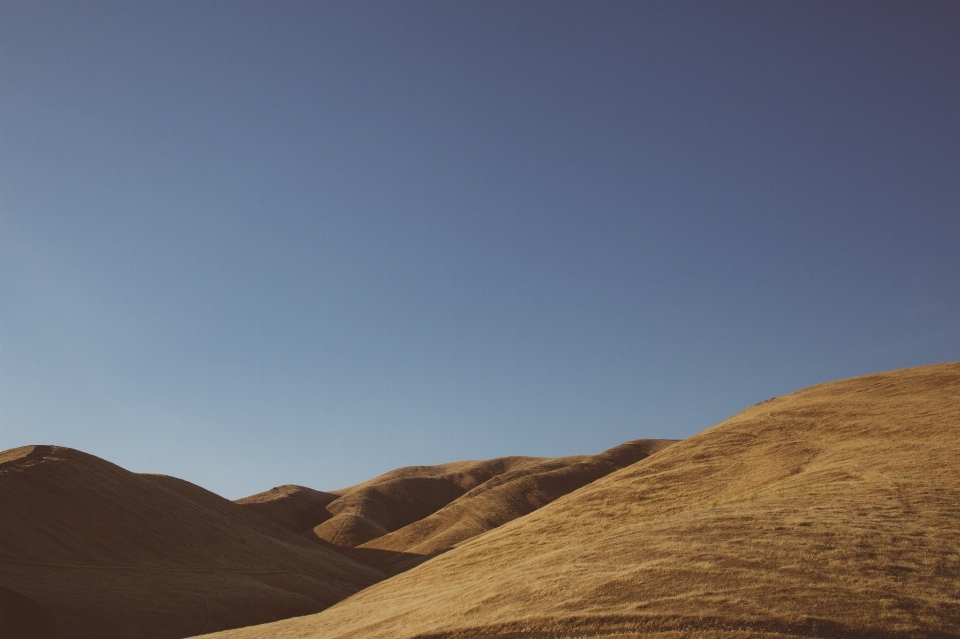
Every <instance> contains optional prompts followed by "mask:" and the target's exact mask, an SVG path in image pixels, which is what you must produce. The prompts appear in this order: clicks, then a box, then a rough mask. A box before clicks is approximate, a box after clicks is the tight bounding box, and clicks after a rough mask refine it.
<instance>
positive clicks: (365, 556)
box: [340, 548, 450, 576]
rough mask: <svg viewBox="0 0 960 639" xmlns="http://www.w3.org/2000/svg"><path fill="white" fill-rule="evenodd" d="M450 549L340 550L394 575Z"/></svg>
mask: <svg viewBox="0 0 960 639" xmlns="http://www.w3.org/2000/svg"><path fill="white" fill-rule="evenodd" d="M448 550H450V549H449V548H444V549H443V550H440V551H437V552H433V553H429V554H426V555H420V554H417V553H413V552H397V551H395V550H381V549H379V548H343V549H341V550H340V552H342V553H343V554H345V555H347V556H348V557H350V558H352V559H356V560H357V561H359V562H361V563H364V564H367V565H368V566H372V567H374V568H376V569H377V570H382V571H383V572H385V573H387V574H388V575H391V576H393V575H398V574H400V573H401V572H405V571H407V570H410V569H411V568H415V567H416V566H419V565H420V564H422V563H423V562H425V561H428V560H430V559H433V558H434V557H436V556H437V555H442V554H443V553H445V552H447V551H448Z"/></svg>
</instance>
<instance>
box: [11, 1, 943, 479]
mask: <svg viewBox="0 0 960 639" xmlns="http://www.w3.org/2000/svg"><path fill="white" fill-rule="evenodd" d="M957 359H960V3H956V2H914V1H911V2H899V3H885V2H855V3H853V2H834V1H831V2H731V3H726V2H703V3H700V2H556V3H548V2H517V1H513V0H511V1H509V2H493V1H489V2H376V3H374V2H357V1H350V2H324V3H321V2H233V1H231V2H218V1H208V2H199V1H192V2H175V1H171V2H158V3H142V2H72V3H54V2H47V1H34V0H31V1H30V2H21V1H17V0H3V2H2V3H0V449H6V448H10V447H14V446H19V445H23V444H30V443H52V444H59V445H65V446H71V447H74V448H79V449H81V450H84V451H86V452H89V453H92V454H95V455H98V456H101V457H104V458H106V459H108V460H110V461H113V462H115V463H118V464H120V465H122V466H124V467H126V468H129V469H130V470H135V471H142V472H161V473H165V474H171V475H176V476H179V477H182V478H184V479H188V480H190V481H193V482H195V483H198V484H200V485H202V486H204V487H206V488H209V489H211V490H214V491H215V492H218V493H220V494H222V495H224V496H227V497H230V498H236V497H240V496H243V495H246V494H250V493H254V492H259V491H261V490H266V489H268V488H270V487H272V486H275V485H278V484H284V483H298V484H303V485H307V486H311V487H313V488H318V489H328V490H330V489H335V488H339V487H343V486H346V485H349V484H352V483H356V482H358V481H361V480H363V479H366V478H369V477H371V476H373V475H376V474H378V473H380V472H384V471H386V470H389V469H392V468H395V467H398V466H403V465H411V464H433V463H440V462H444V461H453V460H457V459H480V458H489V457H496V456H503V455H513V454H523V455H544V456H557V455H565V454H575V453H592V452H599V451H601V450H603V449H606V448H609V447H611V446H614V445H616V444H618V443H621V442H623V441H625V440H628V439H634V438H641V437H667V438H682V437H687V436H689V435H692V434H694V433H696V432H698V431H700V430H702V429H704V428H706V427H708V426H710V425H712V424H714V423H717V422H719V421H721V420H723V419H725V418H726V417H728V416H730V415H731V414H733V413H736V412H738V411H739V410H741V409H743V408H745V407H747V406H749V405H752V404H754V403H756V402H759V401H762V400H764V399H767V398H769V397H771V396H775V395H779V394H783V393H787V392H790V391H793V390H796V389H798V388H801V387H803V386H807V385H810V384H815V383H819V382H824V381H828V380H832V379H838V378H843V377H849V376H853V375H860V374H865V373H870V372H876V371H880V370H887V369H893V368H901V367H906V366H915V365H921V364H928V363H934V362H942V361H952V360H957Z"/></svg>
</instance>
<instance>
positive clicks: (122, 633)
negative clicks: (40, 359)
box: [0, 446, 383, 639]
mask: <svg viewBox="0 0 960 639" xmlns="http://www.w3.org/2000/svg"><path fill="white" fill-rule="evenodd" d="M0 508H2V512H3V516H2V517H0V587H3V588H4V589H5V590H9V591H12V592H13V593H14V594H13V595H11V596H10V597H6V598H5V600H6V599H9V600H10V601H12V602H13V603H12V604H10V605H4V613H3V614H4V617H5V618H6V617H7V616H8V615H12V614H20V612H23V611H24V610H26V609H25V608H23V606H19V605H17V606H16V607H17V608H18V610H19V609H21V608H23V610H19V612H18V611H13V612H11V610H13V606H14V604H16V600H15V596H16V595H21V596H23V597H24V598H27V599H29V600H32V601H33V602H35V603H36V604H37V611H35V612H36V614H34V615H33V617H31V619H33V618H36V619H42V617H43V615H42V614H41V613H42V611H43V610H49V611H51V612H52V613H53V615H54V617H55V619H56V624H57V626H58V629H59V630H58V632H59V634H58V635H57V636H58V637H59V638H60V639H76V638H87V637H89V638H94V637H95V638H97V639H110V638H113V637H116V638H120V637H124V638H125V637H144V638H150V639H152V638H157V639H161V638H174V637H185V636H189V635H195V634H197V633H200V632H209V631H212V630H215V629H223V628H231V627H236V626H241V625H248V624H251V623H262V622H266V621H270V620H275V619H282V618H286V617H290V616H292V615H298V614H299V615H303V614H308V613H312V612H317V611H319V610H323V609H324V608H326V607H328V606H330V605H332V604H334V603H336V602H337V601H340V600H341V599H343V598H345V597H347V596H348V595H350V594H352V593H354V592H356V591H358V590H360V589H361V588H364V587H366V586H368V585H370V584H371V583H374V582H376V581H378V580H379V579H381V578H382V577H383V575H382V574H381V573H379V572H378V571H376V570H373V569H371V568H369V567H367V566H365V565H362V564H359V563H356V562H355V561H353V560H351V559H349V558H346V557H344V556H343V555H341V554H340V553H336V552H332V551H330V550H327V549H324V548H322V547H320V546H318V545H317V544H314V543H311V542H309V541H307V540H305V539H303V538H302V537H300V536H298V535H295V534H293V533H290V532H288V531H286V530H284V529H282V528H280V527H278V526H276V525H274V524H272V523H270V522H269V521H267V520H265V519H263V518H262V517H259V516H256V515H254V514H252V513H249V512H247V511H246V510H245V509H244V508H242V507H240V506H237V505H236V504H234V503H232V502H230V501H229V500H226V499H223V498H221V497H219V496H217V495H215V494H213V493H211V492H208V491H206V490H204V489H202V488H200V487H198V486H195V485H193V484H191V483H189V482H186V481H183V480H179V479H175V478H173V477H166V476H163V475H140V474H136V473H131V472H128V471H126V470H124V469H122V468H120V467H119V466H115V465H114V464H111V463H109V462H106V461H104V460H102V459H99V458H97V457H94V456H92V455H88V454H86V453H81V452H79V451H76V450H71V449H68V448H60V447H55V446H27V447H23V448H17V449H13V450H8V451H5V452H3V453H0ZM26 612H30V611H26ZM26 612H24V614H26ZM21 616H22V615H21ZM25 623H26V622H25ZM30 623H33V622H30ZM38 623H39V622H38ZM34 625H36V624H34ZM38 627H39V626H38Z"/></svg>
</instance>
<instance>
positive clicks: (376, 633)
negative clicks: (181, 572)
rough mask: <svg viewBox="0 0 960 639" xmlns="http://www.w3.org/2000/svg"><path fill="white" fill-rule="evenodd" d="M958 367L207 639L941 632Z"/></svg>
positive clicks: (711, 446)
mask: <svg viewBox="0 0 960 639" xmlns="http://www.w3.org/2000/svg"><path fill="white" fill-rule="evenodd" d="M957 522H960V364H957V363H953V364H942V365H935V366H927V367H922V368H914V369H905V370H899V371H891V372H887V373H881V374H876V375H869V376H865V377H859V378H854V379H848V380H842V381H838V382H831V383H827V384H822V385H819V386H814V387H811V388H807V389H804V390H801V391H797V392H795V393H792V394H789V395H785V396H782V397H778V398H774V399H772V400H768V401H766V402H763V403H761V404H758V405H756V406H753V407H751V408H748V409H747V410H745V411H743V412H742V413H740V414H738V415H736V416H734V417H732V418H730V419H728V420H726V421H724V422H722V423H720V424H718V425H717V426H714V427H712V428H710V429H707V430H706V431H703V432H702V433H700V434H698V435H696V436H694V437H691V438H689V439H687V440H684V441H682V442H680V443H677V444H674V445H673V446H670V447H669V448H666V449H665V450H663V451H661V452H659V453H658V454H656V455H652V456H650V457H649V458H647V459H645V460H643V461H640V462H638V463H636V464H633V465H631V466H628V467H626V468H624V469H622V470H619V471H617V472H614V473H611V474H609V475H607V476H605V477H603V478H601V479H598V480H596V481H594V482H593V483H590V484H588V485H587V486H585V487H584V488H581V489H580V490H577V491H574V492H572V493H569V494H567V495H566V496H564V497H561V498H559V499H557V500H555V501H553V502H552V503H550V504H547V505H546V506H544V507H543V508H541V509H539V510H537V511H535V512H532V513H530V514H528V515H527V516H525V517H521V518H518V519H515V520H513V521H511V522H509V523H507V524H505V525H503V526H501V527H499V528H497V529H495V530H490V531H489V532H486V533H485V534H482V535H479V536H476V537H474V538H472V539H470V540H467V541H465V542H463V543H461V544H460V545H459V546H457V547H456V548H454V549H452V550H450V551H449V552H447V553H445V554H443V555H441V556H438V557H436V558H434V559H433V560H431V561H429V562H426V563H424V564H422V565H420V566H417V567H416V568H413V569H412V570H409V571H407V572H405V573H403V574H400V575H397V576H395V577H392V578H390V579H388V580H385V581H383V582H380V583H379V584H376V585H374V586H371V587H370V588H367V589H366V590H364V591H362V592H360V593H358V594H356V595H354V596H352V597H350V598H349V599H347V600H345V601H343V602H341V603H340V604H338V605H336V606H334V607H332V608H330V609H328V610H326V611H324V612H321V613H319V614H317V615H311V616H306V617H301V618H297V619H288V620H285V621H280V622H276V623H272V624H266V625H263V626H255V627H250V628H244V629H239V630H233V631H228V632H225V633H222V634H219V635H217V636H218V637H220V639H228V638H229V639H252V638H254V637H257V638H260V637H264V638H266V637H270V638H275V639H284V638H292V637H298V638H320V637H322V638H324V639H346V638H348V637H349V638H358V637H377V638H381V637H382V638H397V639H400V638H409V639H413V638H414V637H417V638H420V639H426V638H427V637H429V638H431V639H461V638H462V639H466V638H480V637H484V638H492V637H515V638H519V637H537V638H557V639H559V638H561V637H619V638H622V639H626V638H628V637H633V638H638V637H661V638H664V639H666V638H668V637H669V638H671V639H674V638H680V637H691V638H696V637H704V638H705V637H714V638H724V639H734V638H736V639H745V638H748V637H752V638H772V637H837V638H839V637H878V638H891V639H892V638H906V637H958V636H960V525H958V523H957Z"/></svg>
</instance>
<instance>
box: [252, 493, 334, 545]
mask: <svg viewBox="0 0 960 639" xmlns="http://www.w3.org/2000/svg"><path fill="white" fill-rule="evenodd" d="M339 497H340V495H335V494H333V493H325V492H323V491H320V490H313V489H312V488H306V487H304V486H292V485H286V486H277V487H276V488H271V489H270V490H268V491H266V492H262V493H257V494H256V495H250V496H249V497H244V498H243V499H238V500H236V502H235V503H237V504H240V505H241V506H243V507H244V508H246V509H248V510H251V511H253V512H255V513H257V514H258V515H260V516H261V517H266V518H267V519H269V520H270V521H272V522H273V523H275V524H277V525H278V526H282V527H283V528H286V529H287V530H289V531H291V532H295V533H297V534H298V535H299V534H301V533H303V532H304V531H307V530H310V529H311V528H313V527H314V526H316V525H318V524H321V523H323V522H325V521H326V520H328V519H330V517H331V515H330V513H329V512H328V511H327V506H328V505H330V502H332V501H334V500H335V499H338V498H339Z"/></svg>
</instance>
